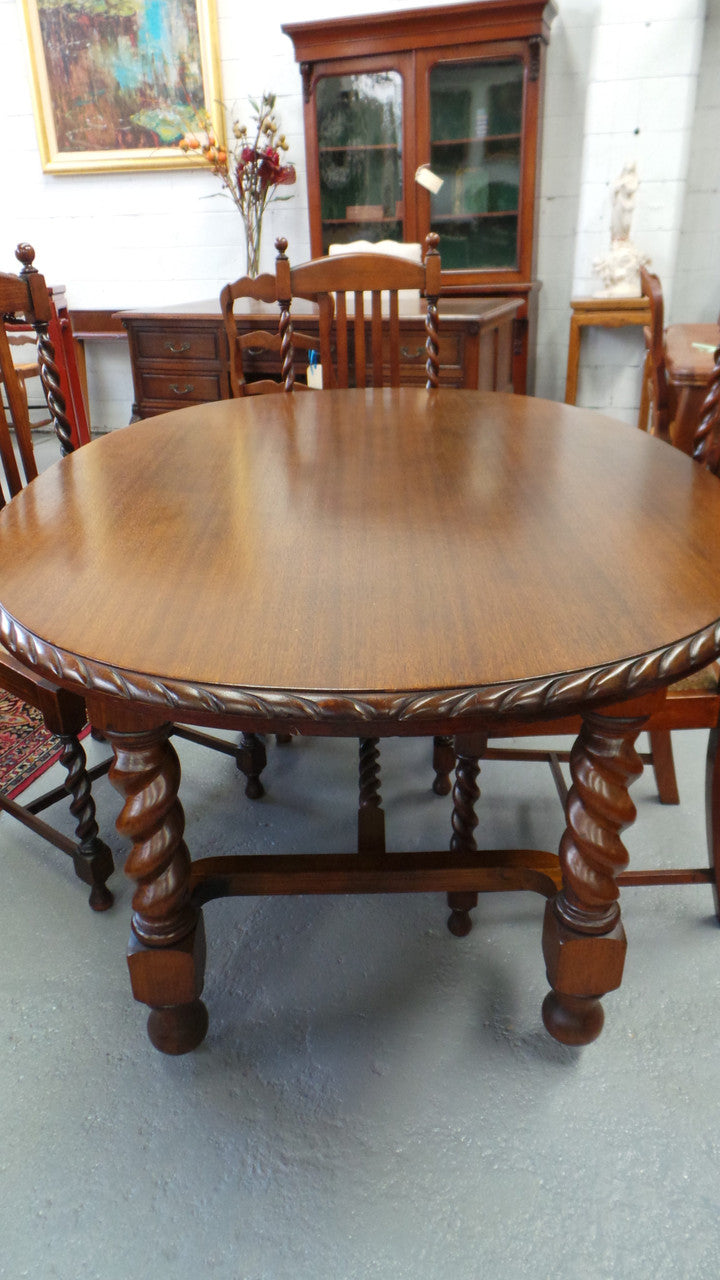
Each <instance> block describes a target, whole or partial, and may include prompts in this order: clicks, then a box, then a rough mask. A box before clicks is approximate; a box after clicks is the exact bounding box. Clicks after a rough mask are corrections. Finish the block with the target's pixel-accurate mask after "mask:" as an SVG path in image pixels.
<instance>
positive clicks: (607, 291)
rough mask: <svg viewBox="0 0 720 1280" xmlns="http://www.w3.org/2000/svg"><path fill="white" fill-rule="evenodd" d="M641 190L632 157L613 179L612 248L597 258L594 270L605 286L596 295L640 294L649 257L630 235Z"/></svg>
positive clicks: (623, 295) (628, 295) (606, 296)
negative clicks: (639, 190)
mask: <svg viewBox="0 0 720 1280" xmlns="http://www.w3.org/2000/svg"><path fill="white" fill-rule="evenodd" d="M637 190H638V175H637V165H636V163H635V161H634V160H629V161H628V162H627V163H626V164H625V165H624V166H623V170H622V173H621V174H620V177H619V178H618V179H617V181H616V182H614V183H613V188H612V193H613V201H612V212H611V215H610V252H609V253H608V254H606V256H605V257H604V258H596V260H595V262H593V271H595V272H596V273H597V274H598V275H599V276H600V278H601V280H602V282H603V284H604V285H605V288H604V289H601V290H600V291H599V292H598V293H596V294H595V297H596V298H639V297H640V268H641V267H644V266H645V265H646V264H647V263H648V262H649V261H650V259H649V258H648V257H647V255H646V254H641V253H639V252H638V250H637V249H636V248H635V245H634V244H633V243H632V241H631V239H630V224H631V222H632V216H633V213H634V211H635V198H636V196H637Z"/></svg>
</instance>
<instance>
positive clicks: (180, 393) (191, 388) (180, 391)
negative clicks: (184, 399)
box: [170, 382, 195, 396]
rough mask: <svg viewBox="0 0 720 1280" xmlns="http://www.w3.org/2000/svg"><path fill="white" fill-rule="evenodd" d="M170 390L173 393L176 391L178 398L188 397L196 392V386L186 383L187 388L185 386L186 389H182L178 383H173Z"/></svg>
mask: <svg viewBox="0 0 720 1280" xmlns="http://www.w3.org/2000/svg"><path fill="white" fill-rule="evenodd" d="M170 390H171V391H174V392H175V395H176V396H186V395H188V394H189V393H190V392H191V391H194V390H195V385H194V383H192V382H186V383H185V386H184V387H181V386H179V385H178V383H177V382H171V383H170Z"/></svg>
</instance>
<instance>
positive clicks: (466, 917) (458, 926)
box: [447, 893, 478, 938]
mask: <svg viewBox="0 0 720 1280" xmlns="http://www.w3.org/2000/svg"><path fill="white" fill-rule="evenodd" d="M477 902H478V896H477V894H476V893H449V894H448V896H447V903H448V906H449V907H450V915H449V916H448V922H447V927H448V929H449V930H450V932H451V933H452V934H454V935H455V937H456V938H466V937H467V935H468V934H469V932H470V930H471V929H472V927H473V922H472V917H471V915H470V912H471V911H472V909H473V907H476V906H477Z"/></svg>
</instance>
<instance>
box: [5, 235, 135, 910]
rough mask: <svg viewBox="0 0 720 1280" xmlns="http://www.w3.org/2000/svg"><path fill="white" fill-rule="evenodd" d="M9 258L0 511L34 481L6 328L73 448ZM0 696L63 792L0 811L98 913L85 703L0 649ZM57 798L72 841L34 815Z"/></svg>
mask: <svg viewBox="0 0 720 1280" xmlns="http://www.w3.org/2000/svg"><path fill="white" fill-rule="evenodd" d="M16 257H17V258H18V260H19V261H20V262H21V263H22V270H21V272H20V274H19V275H11V274H8V273H0V369H1V371H2V377H3V381H4V383H5V388H6V392H7V402H8V408H9V414H5V412H4V411H3V412H2V414H1V415H0V462H1V464H2V471H1V473H0V508H2V507H4V506H5V505H6V503H7V502H8V501H9V500H10V499H12V498H13V497H14V496H15V494H16V493H19V492H20V489H21V488H23V487H24V486H25V485H26V484H30V483H32V481H33V480H34V479H35V477H36V476H37V465H36V461H35V454H34V449H33V441H32V433H31V428H30V418H29V413H28V406H27V398H26V396H25V393H24V389H23V387H22V385H21V379H20V377H19V376H18V374H17V373H16V371H15V366H14V364H13V360H12V352H11V345H10V336H11V335H12V332H13V326H17V325H22V326H27V325H30V326H32V329H33V330H34V332H35V335H36V337H37V341H38V367H39V372H40V377H41V379H42V382H43V387H44V389H45V393H46V397H47V400H48V406H49V408H50V412H51V415H52V419H53V422H54V424H55V429H56V434H57V436H58V439H59V441H60V446H61V451H62V453H63V454H66V453H70V452H72V450H73V445H72V441H71V423H70V420H69V418H68V417H67V414H66V405H65V400H64V397H63V395H62V392H61V390H60V380H59V375H58V369H57V364H56V361H55V351H54V347H53V344H52V342H51V341H50V338H49V328H50V322H51V317H52V306H51V301H50V296H49V292H48V287H47V284H46V283H45V280H44V278H43V276H42V275H40V273H39V272H38V271H37V269H36V268H35V267H34V266H33V261H34V257H35V254H34V250H33V249H32V248H31V246H30V245H20V246H19V247H18V249H17V251H16ZM8 328H10V334H9V333H8ZM13 437H14V438H13ZM0 690H2V691H3V692H4V693H5V694H7V695H9V696H10V697H11V698H16V699H19V700H20V701H21V702H22V703H24V704H26V705H27V706H28V707H31V708H35V709H36V710H37V711H39V712H40V714H41V715H42V718H43V721H44V723H45V726H46V728H47V729H48V730H49V732H50V733H51V734H53V735H54V736H55V737H57V738H58V740H59V744H60V748H61V754H60V763H61V764H62V765H63V767H64V768H65V771H66V775H67V776H66V780H65V786H64V787H59V788H55V789H54V790H53V791H50V792H48V793H47V794H46V795H44V796H41V797H39V798H38V799H36V800H34V801H32V802H31V803H29V804H25V805H20V804H19V803H18V802H17V801H16V800H14V799H12V798H11V797H10V796H9V795H5V794H3V793H2V792H0V810H1V811H3V812H5V813H8V814H10V816H12V817H13V818H16V819H17V820H18V821H19V822H21V823H22V824H23V825H24V826H25V827H27V828H29V830H31V831H33V832H34V833H35V834H36V835H39V836H41V837H42V838H43V839H44V840H46V841H48V843H50V844H52V845H53V846H54V847H55V848H57V849H60V850H61V852H63V853H65V854H67V855H69V857H71V858H72V860H73V863H74V866H75V872H76V874H77V875H78V877H79V878H80V879H81V880H83V881H85V882H86V883H87V884H88V885H89V886H90V906H91V907H92V908H93V910H95V911H104V910H106V909H107V908H108V907H109V906H110V905H111V904H112V901H113V898H112V894H111V893H110V890H109V889H108V887H107V883H106V882H107V879H108V877H109V876H110V874H111V873H112V871H113V859H112V854H111V852H110V849H109V848H108V846H107V845H106V844H105V843H104V841H102V840H101V839H100V835H99V831H98V826H97V822H96V816H95V804H94V801H93V798H92V793H91V781H92V780H93V779H94V778H96V777H99V776H100V775H101V774H103V773H106V772H107V770H108V768H109V767H110V761H109V760H108V761H105V762H103V763H102V764H100V765H97V766H95V768H93V769H91V770H89V769H88V768H87V761H86V757H85V752H84V750H83V747H82V745H81V742H80V739H79V735H80V733H81V732H82V730H83V729H84V727H85V726H86V724H87V715H86V711H85V703H84V701H83V699H82V698H81V697H79V696H78V695H77V694H75V693H68V692H67V691H66V690H64V689H59V688H57V687H56V686H55V685H53V684H52V683H51V682H50V681H49V680H45V679H43V678H42V677H40V676H38V675H35V674H34V672H33V671H32V670H31V669H30V668H29V667H25V666H24V665H23V664H22V663H20V662H18V660H17V659H16V658H14V657H13V656H12V655H11V654H10V653H8V652H6V650H5V649H3V648H1V647H0ZM63 797H65V798H68V797H69V799H70V812H71V814H72V816H73V819H74V822H75V839H74V840H73V839H70V838H69V837H68V836H66V835H64V834H63V833H62V832H61V831H59V830H57V829H56V828H55V827H52V826H50V825H49V824H48V823H46V822H44V821H43V820H41V819H40V818H38V816H37V815H38V813H40V812H42V811H43V810H45V809H46V808H49V807H50V806H51V805H53V804H55V803H56V802H57V801H58V800H59V799H61V798H63Z"/></svg>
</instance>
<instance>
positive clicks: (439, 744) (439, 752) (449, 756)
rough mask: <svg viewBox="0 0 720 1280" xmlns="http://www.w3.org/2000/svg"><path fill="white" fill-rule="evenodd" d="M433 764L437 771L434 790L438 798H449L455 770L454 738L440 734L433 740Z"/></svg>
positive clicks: (433, 785)
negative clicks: (451, 779)
mask: <svg viewBox="0 0 720 1280" xmlns="http://www.w3.org/2000/svg"><path fill="white" fill-rule="evenodd" d="M432 763H433V769H434V770H435V780H434V782H433V784H432V789H433V791H434V792H435V795H436V796H447V795H449V794H450V788H451V785H452V784H451V782H450V774H451V773H452V771H453V769H454V768H455V746H454V742H453V739H452V738H446V737H442V736H441V735H440V734H438V735H437V736H436V737H434V738H433V760H432Z"/></svg>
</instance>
